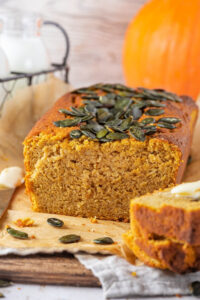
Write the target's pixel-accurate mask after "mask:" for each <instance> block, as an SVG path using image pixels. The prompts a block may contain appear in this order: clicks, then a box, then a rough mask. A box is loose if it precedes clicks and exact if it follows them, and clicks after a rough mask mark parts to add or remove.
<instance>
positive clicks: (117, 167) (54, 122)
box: [24, 84, 197, 221]
mask: <svg viewBox="0 0 200 300" xmlns="http://www.w3.org/2000/svg"><path fill="white" fill-rule="evenodd" d="M196 118H197V106H196V104H195V103H194V101H193V100H192V99H191V98H189V97H184V96H183V97H178V96H176V95H174V94H172V93H168V92H165V91H163V90H147V89H143V88H138V89H131V88H128V87H126V86H124V85H119V84H116V85H114V84H110V85H109V84H105V85H103V84H97V85H94V86H91V87H89V88H82V89H79V90H75V91H73V92H72V93H69V94H67V95H65V96H63V97H62V98H61V99H60V100H58V101H57V102H56V103H55V105H54V107H53V108H52V109H51V110H50V111H48V112H47V113H46V114H45V115H44V116H43V118H42V119H41V120H40V121H39V122H38V123H37V124H36V125H35V127H34V128H33V129H32V130H31V132H30V133H29V135H28V136H27V138H26V139H25V142H24V157H25V168H26V178H25V183H26V190H27V193H28V195H29V196H30V198H31V201H32V207H33V209H34V210H35V211H40V212H48V213H58V214H65V215H71V216H81V217H94V216H96V217H97V218H99V219H107V220H123V221H128V220H129V203H130V199H132V198H134V197H136V196H140V195H143V194H146V193H147V192H153V191H154V190H157V189H159V188H162V189H164V188H166V187H168V186H172V185H174V184H175V183H179V182H180V181H181V178H182V175H183V172H184V169H185V166H186V162H187V159H188V155H189V151H190V146H191V141H192V135H193V129H194V126H195V122H196Z"/></svg>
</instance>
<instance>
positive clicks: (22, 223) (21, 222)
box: [13, 218, 34, 227]
mask: <svg viewBox="0 0 200 300" xmlns="http://www.w3.org/2000/svg"><path fill="white" fill-rule="evenodd" d="M13 223H14V224H15V225H16V226H18V227H32V226H33V225H34V220H32V219H30V218H25V219H17V220H16V221H14V222H13Z"/></svg>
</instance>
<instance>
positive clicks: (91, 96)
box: [82, 94, 99, 100]
mask: <svg viewBox="0 0 200 300" xmlns="http://www.w3.org/2000/svg"><path fill="white" fill-rule="evenodd" d="M82 99H87V100H93V99H95V100H98V99H99V96H98V95H97V94H92V95H85V96H82Z"/></svg>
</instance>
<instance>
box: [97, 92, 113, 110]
mask: <svg viewBox="0 0 200 300" xmlns="http://www.w3.org/2000/svg"><path fill="white" fill-rule="evenodd" d="M115 97H116V94H113V93H111V94H107V95H104V96H99V101H100V102H101V103H102V104H103V105H104V106H106V107H113V106H114V105H115Z"/></svg>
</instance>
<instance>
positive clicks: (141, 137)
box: [130, 126, 145, 142]
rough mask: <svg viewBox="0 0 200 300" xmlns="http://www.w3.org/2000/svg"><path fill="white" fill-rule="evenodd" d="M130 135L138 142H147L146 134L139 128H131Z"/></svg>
mask: <svg viewBox="0 0 200 300" xmlns="http://www.w3.org/2000/svg"><path fill="white" fill-rule="evenodd" d="M130 134H131V135H132V136H133V137H134V138H135V139H136V140H138V141H140V142H144V141H145V134H144V131H143V130H142V129H141V128H140V127H137V126H131V127H130Z"/></svg>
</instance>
